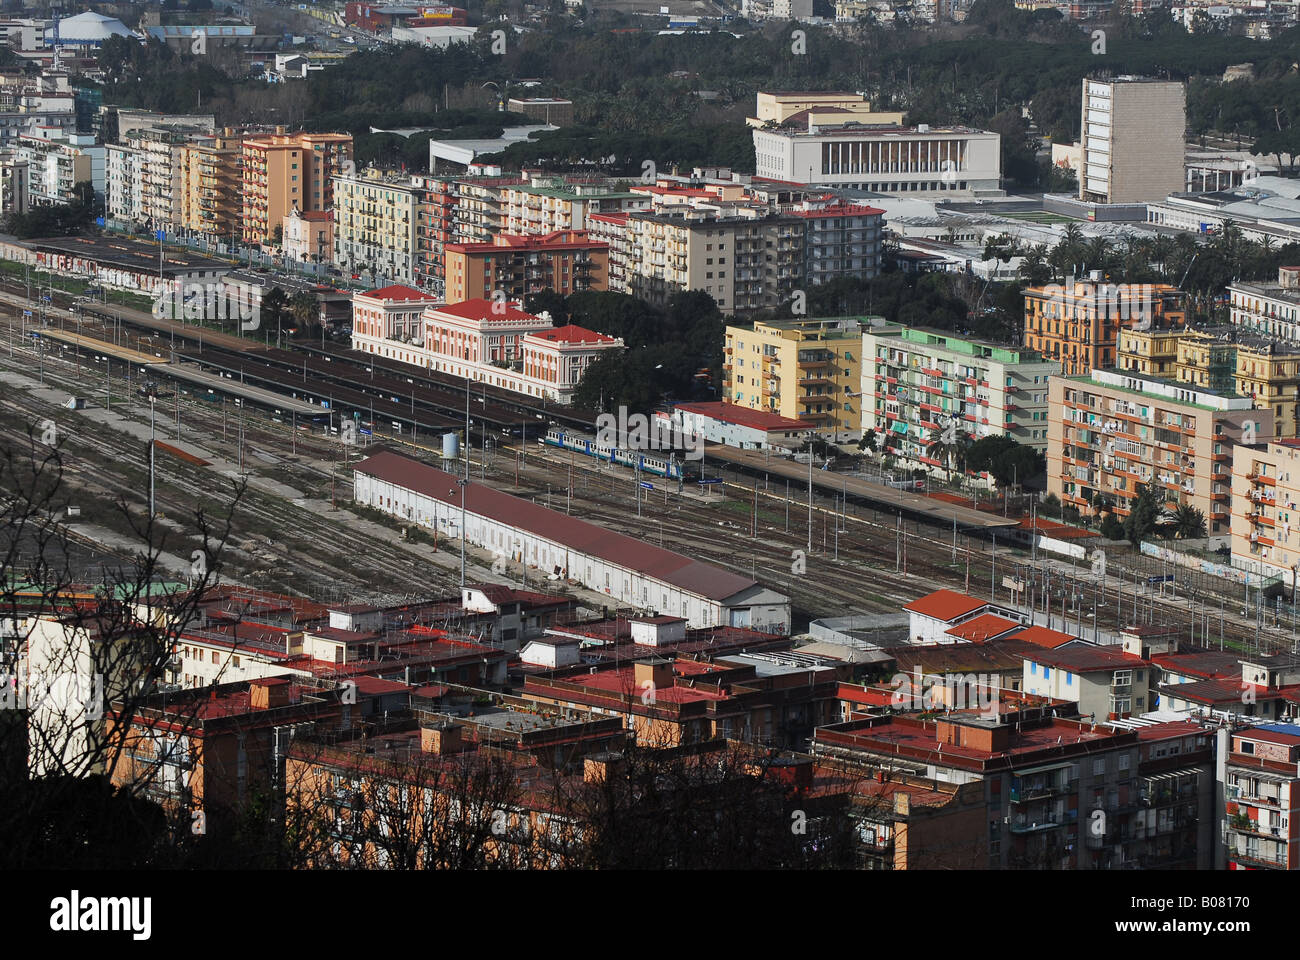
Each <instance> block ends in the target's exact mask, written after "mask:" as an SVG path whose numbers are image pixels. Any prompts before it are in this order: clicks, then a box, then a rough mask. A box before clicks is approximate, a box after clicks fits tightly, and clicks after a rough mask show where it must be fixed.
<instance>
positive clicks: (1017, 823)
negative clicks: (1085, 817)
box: [1008, 814, 1065, 835]
mask: <svg viewBox="0 0 1300 960" xmlns="http://www.w3.org/2000/svg"><path fill="white" fill-rule="evenodd" d="M1063 826H1065V822H1064V821H1063V820H1061V819H1059V818H1058V817H1057V816H1056V815H1055V814H1052V815H1050V816H1048V817H1043V818H1032V817H1018V818H1016V819H1013V820H1012V821H1011V823H1010V825H1009V827H1008V829H1010V831H1011V832H1012V833H1014V834H1017V835H1019V834H1026V833H1043V832H1045V831H1047V830H1059V829H1060V828H1061V827H1063Z"/></svg>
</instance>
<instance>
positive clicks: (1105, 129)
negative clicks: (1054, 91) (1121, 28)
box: [1079, 77, 1187, 203]
mask: <svg viewBox="0 0 1300 960" xmlns="http://www.w3.org/2000/svg"><path fill="white" fill-rule="evenodd" d="M1186 128H1187V91H1186V88H1185V87H1184V85H1183V83H1182V81H1164V80H1151V79H1144V78H1141V77H1116V78H1114V79H1112V80H1090V79H1088V78H1084V80H1083V105H1082V120H1081V129H1082V131H1083V138H1082V141H1081V142H1082V170H1083V175H1082V176H1081V177H1080V178H1079V199H1080V200H1090V201H1095V202H1098V203H1145V202H1147V201H1160V200H1164V199H1165V198H1166V197H1168V196H1169V195H1170V194H1171V193H1178V192H1180V191H1181V190H1183V188H1184V178H1185V175H1186V171H1185V168H1184V165H1183V153H1184V150H1185V146H1184V138H1185V136H1186Z"/></svg>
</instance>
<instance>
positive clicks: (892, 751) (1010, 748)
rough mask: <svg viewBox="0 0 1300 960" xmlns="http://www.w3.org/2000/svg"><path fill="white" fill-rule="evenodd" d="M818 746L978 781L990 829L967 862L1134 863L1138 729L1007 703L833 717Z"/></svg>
mask: <svg viewBox="0 0 1300 960" xmlns="http://www.w3.org/2000/svg"><path fill="white" fill-rule="evenodd" d="M813 753H814V755H816V756H830V757H835V758H837V759H841V760H846V761H856V762H867V763H876V764H880V765H882V766H888V767H889V768H890V769H892V770H895V771H898V772H901V773H907V774H910V775H914V776H922V777H929V778H933V779H935V780H938V781H941V782H944V783H956V784H966V783H979V784H981V787H982V794H983V806H984V823H986V824H987V828H986V830H981V831H980V834H979V836H978V837H968V838H965V843H966V847H965V849H964V850H963V855H964V857H965V858H966V863H965V864H964V865H965V866H966V867H967V869H975V868H982V869H1034V868H1036V869H1050V870H1101V869H1112V868H1116V867H1120V866H1122V865H1126V864H1128V863H1130V862H1131V861H1134V858H1133V856H1132V851H1131V849H1130V847H1129V844H1128V841H1129V834H1128V831H1127V830H1126V829H1125V827H1126V825H1127V824H1128V822H1129V821H1128V811H1130V810H1132V809H1133V808H1134V807H1135V806H1137V803H1138V798H1139V795H1140V790H1141V787H1140V781H1139V778H1138V776H1137V775H1138V772H1139V770H1138V757H1139V746H1138V737H1137V734H1136V733H1135V732H1132V731H1117V730H1111V729H1108V728H1106V727H1105V726H1102V725H1100V724H1093V723H1088V722H1082V721H1078V720H1066V719H1061V718H1057V717H1053V716H1052V715H1051V708H1050V707H1048V706H1035V705H1023V706H1016V705H1008V706H1007V707H1006V709H999V710H998V711H997V712H996V713H995V714H994V715H992V716H983V715H981V714H978V713H975V712H971V711H960V710H954V711H952V712H950V713H948V714H946V715H945V716H943V717H938V718H935V719H929V720H926V719H920V718H917V717H913V716H908V715H896V716H874V717H865V718H860V719H855V720H850V721H848V722H844V723H837V724H832V725H828V726H824V727H820V728H819V729H818V730H817V731H816V733H815V735H814V740H813ZM1096 811H1101V813H1100V815H1098V814H1097V812H1096ZM1098 824H1099V825H1100V826H1101V827H1102V829H1101V830H1098V829H1096V826H1095V825H1098ZM937 854H938V851H936V855H937ZM917 865H918V866H925V865H927V864H925V863H920V864H917ZM1134 865H1136V863H1134Z"/></svg>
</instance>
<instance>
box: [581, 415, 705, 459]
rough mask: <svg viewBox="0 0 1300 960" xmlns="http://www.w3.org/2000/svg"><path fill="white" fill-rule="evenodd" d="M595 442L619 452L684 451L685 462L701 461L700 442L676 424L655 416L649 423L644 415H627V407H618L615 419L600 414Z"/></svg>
mask: <svg viewBox="0 0 1300 960" xmlns="http://www.w3.org/2000/svg"><path fill="white" fill-rule="evenodd" d="M596 442H597V443H598V444H599V445H601V446H606V447H617V448H618V449H620V450H662V451H664V452H665V453H667V452H669V451H674V450H678V451H684V452H683V454H682V455H683V457H684V458H685V459H687V460H700V459H703V457H704V438H703V437H702V436H700V434H698V433H695V432H694V431H691V430H687V429H686V428H685V427H684V426H683V425H682V423H681V422H680V421H678V420H670V419H669V418H668V417H659V416H656V417H655V418H654V422H653V423H651V421H650V420H649V418H647V417H646V415H645V414H644V413H632V414H629V413H628V412H627V407H619V408H618V413H617V415H616V414H612V413H602V414H601V415H600V416H598V417H597V418H596Z"/></svg>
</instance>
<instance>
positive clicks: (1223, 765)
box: [1216, 723, 1300, 870]
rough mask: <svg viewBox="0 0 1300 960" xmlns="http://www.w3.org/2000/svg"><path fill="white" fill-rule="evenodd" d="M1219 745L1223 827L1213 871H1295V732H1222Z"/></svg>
mask: <svg viewBox="0 0 1300 960" xmlns="http://www.w3.org/2000/svg"><path fill="white" fill-rule="evenodd" d="M1219 742H1220V747H1219V762H1218V775H1219V776H1218V779H1219V783H1220V785H1221V787H1222V788H1223V798H1224V806H1223V814H1224V818H1223V820H1224V822H1223V833H1222V839H1221V844H1220V856H1219V857H1218V858H1217V861H1218V862H1217V863H1216V866H1219V867H1226V869H1228V870H1296V869H1300V847H1298V844H1300V821H1298V820H1297V816H1296V814H1297V799H1298V798H1300V773H1297V770H1298V769H1300V727H1297V726H1295V725H1292V724H1281V723H1278V724H1263V725H1260V726H1258V727H1248V728H1246V729H1244V730H1231V729H1228V728H1224V729H1222V730H1220V732H1219Z"/></svg>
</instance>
